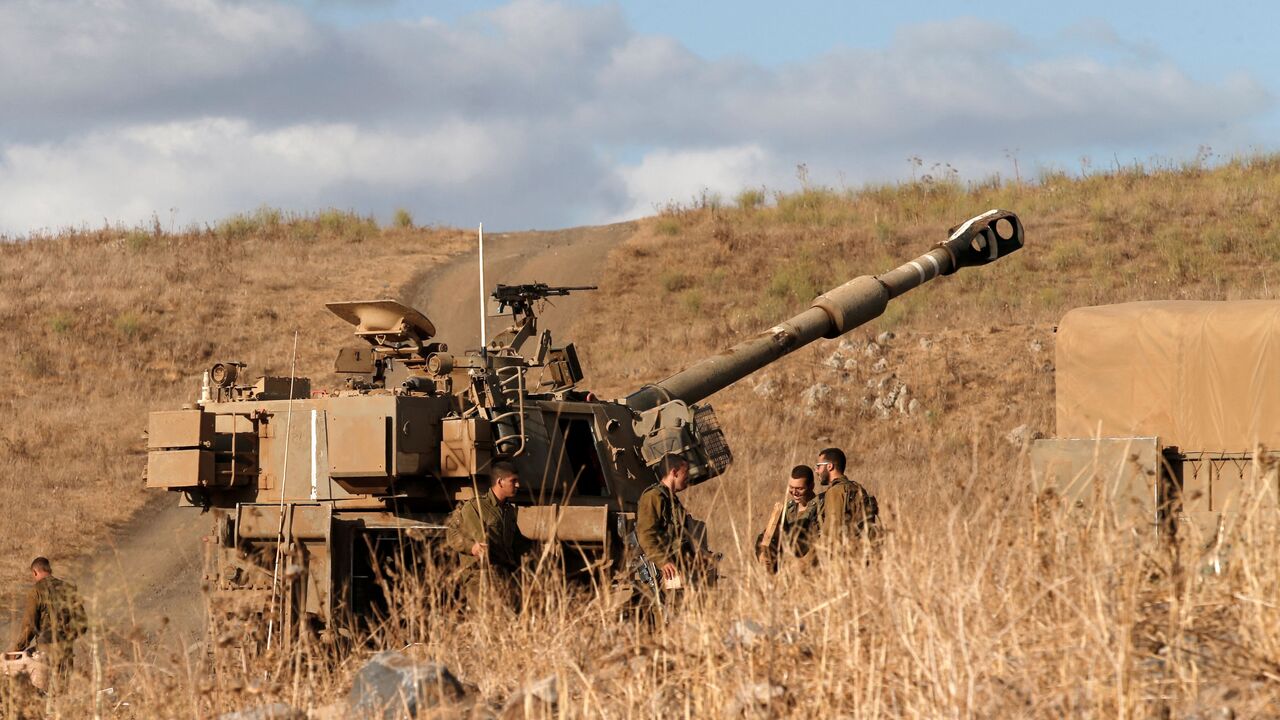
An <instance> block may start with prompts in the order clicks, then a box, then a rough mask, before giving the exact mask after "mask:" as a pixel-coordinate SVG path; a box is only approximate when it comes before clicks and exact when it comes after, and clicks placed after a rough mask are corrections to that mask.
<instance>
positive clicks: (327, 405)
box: [147, 210, 1022, 637]
mask: <svg viewBox="0 0 1280 720" xmlns="http://www.w3.org/2000/svg"><path fill="white" fill-rule="evenodd" d="M1021 246H1022V226H1021V224H1020V223H1019V222H1018V219H1017V218H1016V217H1015V216H1014V215H1013V214H1011V213H1007V212H1002V211H996V210H993V211H990V212H988V213H984V214H983V215H980V216H978V217H976V218H973V219H972V220H969V221H968V222H966V223H964V224H963V225H960V226H959V227H957V228H955V229H954V230H953V231H952V233H951V235H950V236H949V237H948V239H947V240H945V241H944V242H942V243H939V245H938V246H937V247H936V248H934V249H932V250H930V251H929V252H928V253H926V254H924V255H922V256H920V257H919V258H917V259H916V260H913V261H911V262H908V263H906V264H904V265H902V266H900V267H898V268H897V269H894V270H892V271H890V272H888V273H885V274H883V275H879V276H875V277H860V278H855V279H854V280H851V281H849V282H848V283H845V284H844V285H841V286H840V287H838V288H836V289H834V290H832V291H830V292H828V293H825V294H824V295H822V296H820V297H818V298H817V299H816V300H815V301H814V302H813V304H812V306H811V307H810V308H809V309H807V310H805V311H804V312H802V313H800V314H798V315H796V316H795V317H793V318H791V319H789V320H787V321H785V322H783V323H781V324H779V325H776V326H774V327H773V328H770V329H769V330H767V331H765V332H764V333H761V334H760V335H757V336H756V337H754V338H751V339H749V340H746V341H745V342H742V343H740V344H739V345H736V346H734V347H733V348H731V349H729V350H727V351H725V352H723V353H720V354H718V355H715V356H713V357H710V358H707V359H705V360H702V361H701V362H698V363H695V364H694V365H692V366H690V367H689V368H688V369H686V370H684V371H682V372H680V373H677V374H675V375H673V376H671V377H669V378H667V379H666V380H663V381H661V382H658V383H655V384H653V385H647V386H645V387H643V388H641V389H639V390H637V391H636V392H634V393H632V394H631V395H629V396H627V397H626V398H624V399H621V400H602V399H600V398H597V397H596V396H595V395H593V394H592V393H590V392H588V391H587V390H586V389H584V388H582V387H581V382H582V380H583V377H584V375H583V372H582V368H581V366H580V363H579V360H578V355H577V352H576V350H575V348H574V346H573V344H572V343H569V344H566V345H555V344H554V343H553V342H552V339H551V333H550V331H548V330H541V331H539V328H538V325H537V316H536V313H535V310H536V308H537V306H538V303H539V302H540V301H541V300H543V299H545V298H546V297H552V296H560V295H565V294H568V293H569V292H571V291H575V290H581V289H590V288H565V287H553V286H548V285H545V284H540V283H534V284H529V285H518V286H502V285H500V286H499V287H498V289H497V291H495V293H494V299H495V300H496V301H497V302H498V304H499V306H500V307H502V308H503V309H504V310H505V311H506V312H508V313H509V316H510V321H511V322H510V326H509V327H507V328H506V329H504V330H502V331H501V332H499V333H497V334H495V335H494V336H493V337H491V338H489V339H488V341H487V342H486V344H485V346H484V347H483V348H480V349H477V350H472V351H468V352H465V353H462V354H456V353H453V352H451V351H450V349H449V348H448V347H446V346H445V345H444V344H443V343H439V342H436V341H434V340H433V337H434V336H435V334H436V329H435V326H434V325H433V323H432V322H431V321H430V320H429V319H428V318H427V317H426V316H425V315H423V314H422V313H420V312H418V311H416V310H413V309H411V308H408V307H406V306H404V305H402V304H400V303H398V302H396V301H393V300H372V301H359V302H342V303H331V304H330V305H329V306H328V307H329V309H330V310H332V311H333V313H334V314H335V315H337V316H338V317H340V318H341V319H343V320H344V321H346V322H347V323H349V324H350V325H352V326H353V328H354V331H355V335H356V337H357V338H358V339H359V340H360V344H358V345H355V346H351V347H346V348H343V349H342V350H341V351H340V352H339V353H338V357H337V361H336V363H335V366H334V370H335V372H337V373H339V374H340V375H345V376H346V378H347V379H346V382H345V383H344V384H343V385H342V386H340V387H336V388H331V389H327V390H317V391H314V392H313V391H312V390H311V386H310V382H309V380H307V379H306V378H290V377H267V378H259V379H257V380H256V382H253V383H244V382H242V381H241V376H242V375H243V367H244V366H243V365H242V364H239V363H219V364H217V365H214V366H213V367H212V368H210V369H209V370H208V371H207V372H206V373H205V375H204V383H203V386H202V388H201V394H200V398H199V399H198V401H197V402H196V403H194V404H192V405H190V406H187V407H185V408H184V409H181V410H174V411H161V412H155V413H152V415H151V418H150V424H149V432H148V450H149V454H148V477H147V483H148V486H149V487H154V488H163V489H166V490H170V491H173V492H175V493H178V494H180V495H181V498H182V503H181V504H183V505H186V506H190V507H193V508H197V509H202V510H205V511H208V512H210V513H211V514H212V516H213V528H212V530H213V532H212V534H211V537H210V538H209V546H210V547H211V549H212V552H211V553H210V554H209V565H208V567H207V568H206V586H207V587H208V588H209V591H210V593H211V595H212V598H211V602H210V607H211V608H213V609H214V610H215V611H216V612H219V613H227V614H234V615H240V616H250V615H264V614H267V613H269V612H270V611H272V610H273V609H275V611H276V612H280V611H283V614H281V615H279V616H278V617H277V618H276V619H277V620H279V621H282V624H281V623H277V624H274V625H273V627H277V628H282V630H283V631H284V636H285V637H289V636H291V635H292V630H293V628H296V627H317V626H320V627H323V626H329V625H332V624H333V623H334V622H335V621H343V622H342V624H346V622H345V621H346V620H350V619H352V618H359V617H362V616H366V615H368V614H370V613H376V612H377V611H378V609H379V608H380V607H381V606H382V605H383V604H384V603H385V602H386V600H385V596H384V589H385V584H384V583H383V582H382V579H385V578H386V577H389V576H391V575H392V574H389V573H386V572H384V569H385V568H384V566H385V565H386V564H387V563H391V562H403V561H404V560H405V559H406V558H421V557H424V556H426V555H430V554H432V553H435V552H437V551H438V550H439V548H440V539H441V538H442V537H443V534H444V522H445V518H446V517H447V516H448V514H449V513H450V512H451V511H452V509H453V508H454V507H455V506H456V505H457V504H458V503H459V502H461V501H463V500H465V499H466V498H468V497H471V496H472V495H473V494H475V493H476V492H477V491H480V492H483V490H484V488H485V482H486V475H487V472H488V468H489V466H490V464H491V463H492V462H494V461H495V460H497V459H507V460H509V461H511V462H512V463H514V464H515V466H516V468H517V469H518V470H519V473H520V477H521V484H522V489H521V494H520V495H519V496H518V497H517V498H516V502H517V504H518V506H519V523H520V528H521V530H522V532H523V533H524V534H525V535H526V536H528V537H529V538H531V539H533V540H536V541H540V542H543V543H552V544H557V545H559V546H561V547H562V548H563V550H564V552H563V553H562V554H561V557H562V558H563V564H564V565H565V566H566V568H567V569H569V570H570V571H575V570H577V571H582V570H591V571H606V573H607V572H610V571H614V570H619V569H621V568H623V567H625V565H626V555H627V550H626V548H625V544H624V542H623V538H625V537H626V536H627V535H628V533H629V529H630V523H631V522H632V521H633V518H634V513H635V509H636V501H637V500H638V499H639V496H640V494H641V493H642V492H643V491H644V489H645V488H646V487H647V486H648V485H650V484H651V483H652V482H653V481H654V479H655V473H654V467H655V466H656V465H657V463H658V462H659V461H660V460H661V458H662V457H663V456H664V455H666V454H669V453H674V454H679V455H682V456H684V457H685V458H687V459H688V460H689V462H690V479H691V481H692V482H701V481H705V480H707V479H709V478H712V477H715V476H716V475H719V474H721V473H723V472H724V471H725V470H726V469H727V467H728V465H729V463H730V461H731V456H730V453H729V449H728V445H727V443H726V442H725V438H724V433H723V431H722V430H721V429H720V427H719V424H718V423H717V421H716V417H715V413H714V411H713V410H712V409H711V407H710V406H708V405H705V404H699V403H700V402H701V401H702V400H704V399H705V398H706V397H708V396H709V395H711V394H712V393H714V392H716V391H718V390H720V389H722V388H724V387H727V386H728V385H730V384H732V383H733V382H735V381H737V380H739V379H741V378H743V377H745V376H747V375H749V374H751V373H752V372H754V371H755V370H758V369H760V368H761V367H764V366H765V365H767V364H769V363H771V362H773V361H775V360H777V359H779V358H781V357H783V356H784V355H786V354H787V353H789V352H792V351H794V350H796V349H797V348H800V347H803V346H804V345H806V344H809V343H811V342H813V341H815V340H817V339H819V338H823V337H826V338H834V337H838V336H840V335H842V334H844V333H847V332H849V331H850V330H852V329H854V328H855V327H857V326H859V325H861V324H863V323H865V322H867V321H869V320H871V319H873V318H875V317H876V316H878V315H879V314H880V313H881V312H883V311H884V309H885V306H886V304H887V303H888V302H889V301H890V300H891V299H892V298H894V297H897V296H898V295H900V294H902V293H904V292H906V291H908V290H910V289H912V288H914V287H916V286H917V285H920V284H922V283H924V282H927V281H929V280H931V279H933V278H934V277H936V276H938V275H946V274H950V273H952V272H955V271H956V270H958V269H960V268H962V267H968V266H972V265H982V264H986V263H988V262H991V261H993V260H995V259H997V258H999V257H1002V256H1004V255H1007V254H1009V253H1011V252H1014V251H1016V250H1017V249H1019V248H1020V247H1021ZM535 338H536V342H535V343H530V342H529V341H531V340H534V339H535ZM526 344H530V345H534V346H536V347H534V349H532V350H530V351H528V352H527V353H526V350H525V346H526ZM407 549H408V551H407ZM250 626H253V624H252V623H251V624H250Z"/></svg>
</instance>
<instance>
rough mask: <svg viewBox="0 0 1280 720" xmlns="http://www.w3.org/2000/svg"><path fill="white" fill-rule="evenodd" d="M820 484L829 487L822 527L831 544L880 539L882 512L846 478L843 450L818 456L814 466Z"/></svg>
mask: <svg viewBox="0 0 1280 720" xmlns="http://www.w3.org/2000/svg"><path fill="white" fill-rule="evenodd" d="M813 467H814V470H816V471H817V477H818V481H819V482H821V483H822V484H824V485H827V486H828V488H827V491H826V492H825V493H823V497H822V505H823V509H822V516H821V517H822V519H821V521H820V522H819V525H820V526H821V528H822V534H823V536H824V537H826V538H827V539H828V542H837V543H838V542H846V541H849V540H856V539H858V538H862V537H866V538H867V539H869V540H874V539H876V534H877V525H876V522H877V519H878V518H879V514H880V508H879V506H878V505H877V504H876V499H875V497H874V496H872V495H871V493H869V492H867V489H866V488H864V487H863V486H862V485H859V484H858V483H856V482H854V481H853V480H852V479H850V478H849V476H847V475H845V474H844V469H845V456H844V451H843V450H840V449H839V448H827V449H825V450H823V451H822V452H820V453H818V462H816V463H814V466H813Z"/></svg>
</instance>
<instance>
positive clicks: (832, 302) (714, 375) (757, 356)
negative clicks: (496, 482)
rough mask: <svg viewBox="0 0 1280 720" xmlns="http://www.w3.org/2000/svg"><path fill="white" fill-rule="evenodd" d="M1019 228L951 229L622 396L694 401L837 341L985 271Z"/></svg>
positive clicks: (641, 401) (1015, 224) (1018, 237)
mask: <svg viewBox="0 0 1280 720" xmlns="http://www.w3.org/2000/svg"><path fill="white" fill-rule="evenodd" d="M1022 234H1023V233H1022V223H1021V222H1020V221H1019V220H1018V217H1017V216H1016V215H1014V214H1013V213H1011V212H1007V211H1003V210H990V211H987V212H985V213H983V214H981V215H979V216H977V217H975V218H972V219H971V220H969V221H967V222H965V223H962V224H961V225H959V226H957V227H955V228H952V230H951V234H950V236H949V237H948V238H947V239H946V240H945V241H943V242H941V243H938V246H937V247H935V248H934V249H932V250H930V251H929V252H927V253H925V254H924V255H921V256H920V257H918V258H916V259H915V260H911V261H910V262H907V263H904V264H902V265H899V266H898V267H897V268H894V269H893V270H890V271H889V272H887V273H884V274H883V275H876V276H870V275H863V276H861V277H856V278H854V279H852V280H850V281H849V282H847V283H845V284H843V285H841V286H840V287H837V288H835V289H834V290H831V291H828V292H826V293H824V294H822V295H819V296H818V297H817V298H816V299H815V300H814V301H813V304H812V305H811V306H810V307H809V309H808V310H805V311H804V312H802V313H800V314H799V315H796V316H795V317H792V318H791V319H789V320H786V321H784V322H782V323H779V324H777V325H775V326H773V327H771V328H769V329H768V330H766V331H764V332H762V333H760V334H759V335H756V336H755V337H752V338H750V339H748V340H745V341H743V342H741V343H738V344H737V345H734V346H733V347H731V348H729V349H728V350H725V351H723V352H721V353H719V354H716V355H713V356H711V357H709V358H706V359H704V360H702V361H700V362H698V363H695V364H694V365H692V366H690V367H688V368H686V369H684V370H682V371H680V372H678V373H676V374H675V375H672V376H671V377H669V378H667V379H666V380H663V381H662V382H659V383H656V384H654V385H646V386H644V387H643V388H641V389H639V390H637V391H636V392H634V393H632V394H631V395H628V396H627V398H626V404H627V406H628V407H630V408H632V409H633V410H637V411H644V410H648V409H650V408H654V407H657V406H658V405H661V404H663V403H664V402H668V401H671V400H681V401H684V402H685V403H695V402H698V401H700V400H702V399H704V398H706V397H707V396H709V395H711V394H713V393H715V392H717V391H719V390H722V389H724V388H726V387H728V386H729V385H732V384H733V383H735V382H737V381H738V380H741V379H742V378H744V377H746V376H748V375H750V374H751V373H753V372H755V371H757V370H759V369H760V368H763V367H764V366H766V365H768V364H770V363H772V362H774V361H775V360H778V359H780V358H782V357H783V356H784V355H787V354H788V353H791V352H792V351H794V350H796V349H798V348H802V347H804V346H805V345H808V344H809V343H811V342H813V341H815V340H818V339H819V338H836V337H840V336H841V335H844V334H845V333H847V332H849V331H850V330H853V329H854V328H856V327H858V326H860V325H863V324H865V323H867V322H870V321H871V320H874V319H875V318H877V317H879V316H880V314H881V313H883V312H884V310H885V307H886V306H887V305H888V303H889V301H890V300H892V299H893V298H896V297H898V296H899V295H901V294H903V293H905V292H907V291H909V290H912V289H913V288H915V287H917V286H919V285H923V284H924V283H926V282H928V281H930V280H932V279H934V278H935V277H937V276H939V275H950V274H951V273H953V272H955V271H956V270H959V269H960V268H964V267H972V266H977V265H985V264H987V263H989V262H993V261H995V260H997V259H999V258H1001V257H1003V256H1005V255H1008V254H1009V253H1012V252H1015V251H1017V250H1018V249H1020V248H1021V247H1022Z"/></svg>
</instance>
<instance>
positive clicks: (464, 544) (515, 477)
mask: <svg viewBox="0 0 1280 720" xmlns="http://www.w3.org/2000/svg"><path fill="white" fill-rule="evenodd" d="M519 490H520V475H519V473H518V472H516V468H515V466H514V465H512V464H511V463H508V462H496V463H494V464H493V466H492V467H491V468H490V470H489V491H488V492H486V493H485V494H484V495H481V496H480V497H476V498H472V499H471V500H468V501H466V502H465V503H463V504H462V505H460V506H458V508H457V509H455V510H454V511H453V513H452V514H451V515H450V516H449V519H448V521H447V522H446V530H445V544H446V546H447V547H449V549H451V550H453V551H454V552H456V553H457V554H458V556H459V565H460V571H459V585H461V586H462V588H463V595H464V597H465V598H466V601H467V605H468V607H470V608H475V607H477V606H478V605H479V604H480V603H483V602H484V601H485V598H486V597H492V598H496V599H498V600H500V601H501V602H502V603H503V604H505V605H506V606H507V607H515V605H516V600H517V597H518V585H517V580H516V577H515V575H516V572H517V571H518V570H519V569H520V556H521V555H522V554H523V553H524V551H525V550H526V549H528V545H529V541H528V539H527V538H525V537H524V536H523V535H521V534H520V528H519V527H517V526H516V506H515V505H514V504H512V502H511V500H512V498H514V497H515V496H516V493H517V492H518V491H519Z"/></svg>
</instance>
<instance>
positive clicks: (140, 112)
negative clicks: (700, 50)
mask: <svg viewBox="0 0 1280 720" xmlns="http://www.w3.org/2000/svg"><path fill="white" fill-rule="evenodd" d="M306 7H307V6H306V4H305V3H304V4H302V5H298V4H289V3H285V2H271V1H268V0H262V1H260V2H252V3H248V2H241V1H240V0H128V1H126V0H59V2H45V1H42V0H19V1H17V2H7V3H5V2H0V107H4V108H5V109H6V112H4V113H0V193H3V194H2V195H0V198H3V199H2V200H0V232H9V233H15V232H16V233H22V232H26V231H28V230H30V229H33V228H37V227H57V226H61V225H77V224H81V223H85V222H89V223H95V224H96V223H98V222H101V220H102V219H104V218H106V219H108V220H110V221H116V220H120V221H124V222H134V221H137V220H139V219H145V218H146V217H149V216H150V214H151V213H153V212H155V213H159V214H160V215H161V216H162V217H166V216H167V214H168V212H169V208H175V207H176V208H178V211H179V213H180V214H179V218H180V222H190V221H202V222H211V221H216V220H217V219H218V218H219V217H221V216H223V215H225V214H227V213H229V212H234V211H239V210H245V209H251V208H253V207H256V206H257V205H260V204H270V205H277V206H283V207H287V208H290V209H299V210H301V209H314V208H316V207H317V206H322V205H336V206H339V207H347V208H352V209H356V210H361V211H374V212H379V213H389V212H390V209H391V208H394V207H396V206H398V205H403V206H405V207H408V208H409V209H411V210H412V211H413V212H414V214H415V216H416V217H419V218H421V219H423V220H430V221H436V222H449V223H466V224H470V223H472V222H474V221H476V220H478V219H484V220H485V221H486V223H488V224H490V225H493V226H496V227H530V226H550V225H565V224H570V223H580V222H591V221H600V220H603V219H607V218H613V217H620V216H631V215H635V214H643V213H647V212H649V211H651V209H652V207H653V205H654V204H662V203H664V202H667V201H669V200H677V201H680V200H687V199H689V198H690V197H692V196H693V195H696V194H697V193H698V192H699V191H701V190H702V189H703V188H707V189H711V190H713V191H716V192H720V193H722V194H725V195H730V194H732V193H735V192H737V191H738V190H739V189H741V188H742V187H746V186H757V185H760V184H769V185H775V184H790V183H791V182H793V169H794V167H795V165H796V164H797V163H801V162H804V163H806V164H807V165H808V167H809V169H810V176H811V178H812V179H813V180H814V181H816V182H838V181H840V180H841V179H844V180H845V181H847V182H850V183H857V182H859V181H863V180H887V179H893V178H896V177H902V176H904V175H905V174H906V173H907V172H909V168H908V166H907V164H906V162H905V159H906V158H907V157H908V156H912V155H918V156H921V157H923V158H924V159H925V160H926V162H928V163H932V162H934V161H937V162H950V163H951V164H952V165H954V166H955V167H957V168H958V169H959V170H960V172H961V174H962V177H969V178H972V177H977V176H979V175H981V174H983V173H987V172H989V171H991V170H993V169H994V168H998V167H1001V166H1004V165H1005V164H1007V160H1006V158H1005V153H1004V149H1005V148H1018V152H1019V155H1020V159H1021V160H1022V163H1023V167H1029V166H1033V165H1034V164H1036V163H1038V162H1054V161H1060V160H1061V159H1063V158H1067V159H1069V160H1074V159H1075V158H1077V157H1079V156H1080V155H1081V154H1085V153H1090V152H1093V153H1100V154H1103V155H1105V156H1106V157H1111V155H1112V154H1113V153H1114V154H1116V155H1119V156H1121V157H1134V156H1139V157H1146V156H1148V155H1151V154H1157V153H1170V152H1183V151H1188V150H1194V149H1195V148H1196V147H1197V146H1198V145H1201V144H1211V145H1213V146H1214V147H1215V148H1216V149H1217V150H1219V151H1229V150H1231V149H1233V148H1247V147H1252V146H1256V145H1258V144H1259V143H1258V140H1257V137H1255V134H1254V133H1253V132H1252V127H1253V125H1252V123H1253V122H1254V120H1255V119H1256V118H1257V117H1259V116H1260V115H1261V114H1262V113H1264V112H1265V111H1267V110H1269V109H1270V107H1271V104H1272V97H1271V95H1270V94H1269V92H1268V91H1267V90H1266V89H1265V88H1263V87H1262V86H1261V85H1260V84H1259V83H1258V82H1257V81H1256V80H1254V79H1252V78H1251V77H1249V76H1247V75H1237V76H1233V77H1229V78H1224V79H1222V80H1220V81H1216V82H1206V81H1204V80H1200V79H1196V78H1193V77H1191V76H1190V75H1189V74H1188V73H1187V72H1186V71H1185V69H1183V68H1180V67H1177V66H1176V65H1174V64H1172V63H1171V62H1170V61H1169V60H1167V59H1165V58H1162V57H1161V56H1160V55H1159V53H1158V52H1157V51H1155V49H1152V48H1147V47H1145V46H1139V45H1136V44H1133V43H1130V42H1128V41H1126V40H1125V39H1124V38H1121V37H1118V36H1117V35H1116V34H1115V33H1114V32H1113V31H1112V30H1111V29H1110V28H1108V27H1106V26H1105V25H1096V24H1095V25H1091V26H1089V27H1087V28H1083V29H1081V28H1067V29H1064V31H1063V32H1062V34H1061V37H1062V40H1061V41H1060V42H1058V43H1056V44H1055V43H1049V44H1045V43H1043V42H1040V41H1035V40H1032V39H1031V38H1028V37H1026V36H1024V35H1023V34H1021V33H1019V32H1018V31H1016V30H1014V29H1012V28H1009V27H1006V26H1002V25H998V24H992V23H985V22H982V21H978V20H955V21H949V22H942V23H930V24H925V25H918V26H911V27H905V28H902V29H901V30H900V32H899V33H898V34H897V36H896V37H895V39H894V40H893V41H892V42H891V43H890V44H889V45H888V46H887V47H885V48H881V49H841V50H834V51H830V52H826V53H824V54H821V55H818V56H815V57H814V58H813V59H811V60H809V61H805V62H799V63H793V64H789V65H786V66H782V67H777V68H770V67H764V66H761V65H757V64H754V63H752V62H750V61H747V60H742V59H729V60H708V59H705V58H702V57H699V56H698V55H697V54H695V53H693V52H691V51H690V50H689V49H688V48H686V47H684V46H682V45H680V44H679V43H678V42H676V41H674V40H672V39H670V38H666V37H661V36H655V35H642V34H637V33H636V32H634V31H633V30H632V29H631V28H630V27H628V25H627V23H626V21H625V18H624V16H623V15H622V13H621V11H620V10H619V9H618V8H617V7H616V6H612V5H604V6H587V7H581V6H570V5H562V4H558V3H554V2H547V1H545V0H515V2H512V3H510V4H508V5H504V6H502V7H499V8H498V9H496V10H492V11H488V12H484V13H480V14H476V15H472V16H468V17H465V18H463V19H462V20H459V21H455V22H444V21H441V20H438V19H432V18H423V19H421V20H418V21H411V22H383V23H374V24H368V23H365V24H360V25H357V26H352V27H347V26H338V25H332V24H328V23H326V22H324V21H322V20H320V19H318V18H317V16H315V15H313V14H310V13H309V12H308V11H307V9H306ZM1082 34H1084V35H1086V36H1087V37H1089V38H1093V40H1092V41H1091V42H1088V43H1084V44H1081V43H1080V42H1079V40H1080V38H1081V36H1082Z"/></svg>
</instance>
